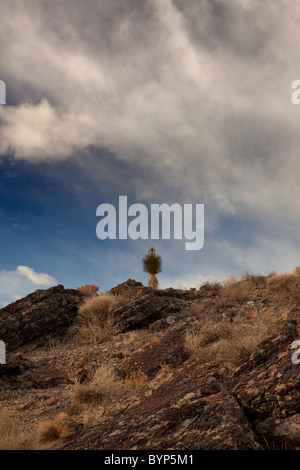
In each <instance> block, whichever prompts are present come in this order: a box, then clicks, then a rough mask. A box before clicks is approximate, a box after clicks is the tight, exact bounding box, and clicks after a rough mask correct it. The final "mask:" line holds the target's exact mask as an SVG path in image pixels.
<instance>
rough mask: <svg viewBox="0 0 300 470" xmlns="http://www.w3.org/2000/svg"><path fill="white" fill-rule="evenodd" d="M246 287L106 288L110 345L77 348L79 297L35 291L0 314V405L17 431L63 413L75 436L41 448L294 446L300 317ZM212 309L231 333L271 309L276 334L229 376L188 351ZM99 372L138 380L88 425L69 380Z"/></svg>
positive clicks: (260, 289) (131, 284) (299, 426)
mask: <svg viewBox="0 0 300 470" xmlns="http://www.w3.org/2000/svg"><path fill="white" fill-rule="evenodd" d="M249 286H250V284H249ZM249 286H248V287H249ZM250 287H251V288H249V289H247V291H246V292H245V293H244V295H242V296H241V295H239V296H238V297H235V298H234V299H233V298H229V297H228V296H227V297H226V298H225V297H224V296H223V297H222V296H220V289H219V286H217V285H210V286H204V287H202V288H200V289H198V290H195V289H192V290H186V291H185V290H179V289H166V290H157V291H155V290H153V289H150V288H147V287H144V286H143V285H142V284H141V283H137V282H135V281H134V280H128V281H127V282H126V283H123V284H121V285H120V286H117V287H115V288H114V289H112V290H111V291H110V293H111V294H112V295H114V296H116V297H122V299H123V303H122V305H121V306H120V307H118V308H116V310H115V311H113V312H112V314H111V322H110V327H111V328H112V331H113V336H112V338H111V339H109V340H105V341H104V342H102V343H99V344H93V345H79V346H78V345H77V344H75V343H74V344H73V343H72V341H71V340H70V338H71V336H70V335H71V333H70V329H69V327H70V326H71V325H72V323H73V321H74V319H75V318H76V315H77V310H78V307H79V305H80V304H81V302H83V300H84V298H85V297H84V296H83V295H82V294H80V293H79V292H78V291H76V290H72V289H71V290H70V289H64V288H63V287H62V286H57V287H54V288H52V289H48V290H45V291H37V292H35V293H33V294H31V295H30V296H28V297H26V298H25V299H21V300H20V301H18V302H16V303H14V304H11V305H10V306H7V307H5V308H4V309H2V310H0V334H1V336H0V338H1V339H3V340H4V341H5V342H6V343H7V345H8V347H7V364H6V365H5V366H4V365H2V366H0V387H1V388H0V408H3V407H7V408H8V409H9V410H10V411H11V412H12V413H13V415H14V416H15V417H16V418H18V419H19V420H21V423H22V425H23V428H24V432H25V431H26V432H29V431H32V430H34V429H35V428H36V427H37V426H38V424H39V422H40V421H43V420H46V419H53V417H55V415H57V414H58V413H60V412H62V411H63V412H65V413H66V414H67V415H69V416H72V417H73V418H74V419H75V420H77V424H78V426H76V432H74V433H73V434H72V433H71V434H70V435H68V436H67V437H65V438H61V439H58V440H56V441H55V442H53V443H50V444H49V443H48V444H47V446H46V447H47V448H52V449H74V450H75V449H116V450H118V449H120V450H122V449H132V450H134V449H153V450H154V449H160V450H162V449H167V450H169V449H177V450H181V449H182V450H187V449H200V450H207V449H210V450H225V449H226V450H227V449H230V450H258V449H261V450H263V449H270V448H271V449H272V448H275V449H300V374H299V371H300V369H299V367H300V365H297V364H294V363H293V362H292V360H291V353H292V351H291V344H292V342H293V341H295V340H296V339H299V338H300V309H299V308H298V307H297V306H295V305H294V306H289V307H288V311H287V309H286V307H285V308H283V306H282V305H281V304H279V303H278V302H277V301H276V299H275V297H274V298H273V297H272V296H271V295H270V293H269V292H267V290H265V286H264V285H263V280H260V283H256V284H255V283H253V285H252V284H251V286H250ZM212 307H214V309H215V310H214V314H215V315H217V318H220V321H221V319H222V321H226V322H227V323H228V325H230V324H231V322H232V321H233V318H235V317H236V316H237V315H240V316H243V318H245V321H248V322H249V321H253V318H255V321H257V318H259V317H263V316H266V315H269V316H270V312H271V313H272V321H273V320H274V319H275V320H274V323H272V328H271V330H272V331H271V334H269V335H268V336H267V337H266V339H264V341H262V342H261V343H260V344H259V345H258V346H257V347H256V348H255V350H254V352H252V354H250V355H248V356H244V357H243V358H242V360H240V361H239V362H238V363H237V364H235V365H233V366H232V367H229V368H228V367H222V366H220V364H217V363H215V362H214V361H211V360H207V357H206V356H205V354H203V351H202V349H204V348H200V350H195V351H194V352H192V353H191V352H190V351H188V349H187V347H186V342H185V338H186V333H187V332H188V331H192V330H194V329H195V328H196V329H197V328H198V327H199V325H200V326H201V324H202V322H204V318H205V315H207V314H208V315H210V314H211V312H212ZM283 311H284V315H280V313H281V312H283ZM227 323H226V324H227ZM49 337H50V338H51V340H49ZM218 341H219V342H218ZM220 341H221V340H216V341H215V342H214V343H213V344H214V345H216V347H217V348H218V345H221V342H220ZM103 364H108V365H109V367H111V368H112V369H113V370H114V372H115V373H116V374H117V376H118V377H119V380H120V381H122V380H124V379H125V378H126V377H131V376H132V375H134V373H137V372H138V373H140V374H142V376H143V377H144V378H145V380H144V382H143V383H141V384H140V385H139V386H136V387H134V389H133V392H132V393H127V394H126V395H125V396H124V397H123V399H122V400H121V401H120V402H118V403H117V402H115V401H114V400H113V401H112V402H111V403H109V404H107V405H106V407H105V409H104V411H103V409H102V412H101V413H100V412H99V413H98V414H97V413H96V412H95V410H94V409H93V410H92V414H93V418H92V419H91V420H89V421H88V422H85V421H84V419H82V416H83V414H84V413H86V412H87V410H88V408H85V409H84V410H83V408H82V406H81V405H78V403H74V400H73V390H74V384H78V383H82V384H84V383H86V382H88V380H89V374H90V373H91V372H92V371H93V370H95V368H97V367H100V366H101V365H103Z"/></svg>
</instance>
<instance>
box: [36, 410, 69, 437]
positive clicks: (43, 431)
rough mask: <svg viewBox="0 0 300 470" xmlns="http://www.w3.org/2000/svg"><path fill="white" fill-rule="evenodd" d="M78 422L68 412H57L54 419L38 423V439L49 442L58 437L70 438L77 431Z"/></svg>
mask: <svg viewBox="0 0 300 470" xmlns="http://www.w3.org/2000/svg"><path fill="white" fill-rule="evenodd" d="M77 427H78V424H77V423H76V422H75V421H74V420H73V419H72V418H71V417H70V416H68V415H67V414H66V413H64V412H62V413H59V414H57V415H56V416H55V417H54V419H52V420H48V421H41V422H40V423H39V424H38V427H37V432H38V441H39V443H40V444H47V443H49V442H53V441H56V440H57V439H68V438H71V437H72V436H74V434H75V433H76V430H77Z"/></svg>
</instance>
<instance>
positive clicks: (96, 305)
mask: <svg viewBox="0 0 300 470" xmlns="http://www.w3.org/2000/svg"><path fill="white" fill-rule="evenodd" d="M120 304H121V298H119V297H115V296H114V295H112V294H110V293H104V294H101V295H96V296H92V297H88V298H87V299H86V300H85V301H84V302H83V303H82V304H81V306H80V307H79V309H78V314H77V317H76V319H75V321H74V324H73V326H72V327H71V331H72V332H73V334H74V337H75V339H76V340H77V341H79V342H83V343H89V344H97V343H99V342H102V341H104V340H105V339H107V338H109V337H111V335H112V334H113V329H112V328H111V318H110V314H111V312H112V311H113V310H115V309H116V308H118V307H119V306H120Z"/></svg>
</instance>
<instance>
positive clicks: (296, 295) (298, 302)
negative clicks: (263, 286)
mask: <svg viewBox="0 0 300 470" xmlns="http://www.w3.org/2000/svg"><path fill="white" fill-rule="evenodd" d="M297 268H299V267H297ZM297 268H296V269H295V271H294V273H293V274H275V275H274V276H271V277H269V278H267V292H268V293H269V294H270V295H272V297H273V298H275V299H276V300H277V302H278V303H280V304H282V305H285V306H287V305H288V306H290V307H291V306H300V274H298V273H297Z"/></svg>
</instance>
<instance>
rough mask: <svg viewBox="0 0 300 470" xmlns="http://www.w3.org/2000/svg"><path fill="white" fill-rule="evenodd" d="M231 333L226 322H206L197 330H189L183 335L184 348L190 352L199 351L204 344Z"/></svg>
mask: <svg viewBox="0 0 300 470" xmlns="http://www.w3.org/2000/svg"><path fill="white" fill-rule="evenodd" d="M230 333H231V326H230V324H229V323H228V322H225V321H220V322H213V321H208V322H206V323H205V324H204V325H203V326H202V327H201V328H200V330H199V331H189V332H187V333H186V335H185V348H186V349H187V350H188V351H190V352H195V351H199V350H200V349H201V348H203V347H204V346H206V345H208V344H210V343H214V342H216V341H219V340H220V339H222V338H227V337H228V336H229V335H230Z"/></svg>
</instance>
